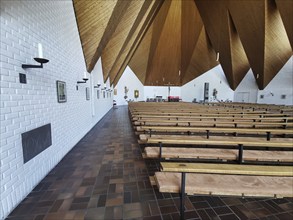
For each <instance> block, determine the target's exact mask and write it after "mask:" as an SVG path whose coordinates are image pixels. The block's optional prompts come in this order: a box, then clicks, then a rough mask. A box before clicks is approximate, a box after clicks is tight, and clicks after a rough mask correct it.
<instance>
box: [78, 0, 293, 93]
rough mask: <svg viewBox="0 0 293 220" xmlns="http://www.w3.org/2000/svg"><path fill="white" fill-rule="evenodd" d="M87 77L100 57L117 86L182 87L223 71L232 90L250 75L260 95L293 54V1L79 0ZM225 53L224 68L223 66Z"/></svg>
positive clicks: (106, 74) (80, 29) (80, 28)
mask: <svg viewBox="0 0 293 220" xmlns="http://www.w3.org/2000/svg"><path fill="white" fill-rule="evenodd" d="M73 3H74V9H75V14H76V20H77V24H78V29H79V33H80V39H81V43H82V48H83V52H84V57H85V61H86V65H87V70H88V72H91V71H92V70H93V68H94V66H95V64H96V62H97V60H98V59H99V58H100V57H101V60H102V68H103V74H104V80H105V81H106V80H107V79H108V78H110V82H111V84H114V85H116V84H117V83H118V81H119V79H120V77H121V75H122V73H123V72H124V70H125V68H126V66H127V65H129V66H130V68H131V69H132V70H133V72H134V73H135V74H136V75H137V77H138V78H139V79H140V81H141V82H142V83H143V84H144V85H177V86H181V85H184V84H185V83H187V82H189V81H191V80H193V79H194V78H196V77H198V76H200V75H201V74H203V73H205V72H206V71H208V70H210V69H212V68H213V67H215V66H216V65H218V64H220V65H221V66H222V68H223V70H224V73H225V75H226V77H227V80H228V82H229V84H230V87H231V88H232V89H236V87H237V86H238V85H239V83H240V82H241V80H242V79H243V77H244V76H245V75H246V73H247V72H248V70H249V69H250V68H251V69H252V71H253V73H254V75H255V78H256V82H257V84H258V86H259V88H260V89H264V87H265V86H266V85H267V84H268V83H269V82H270V81H271V80H272V79H273V78H274V77H275V75H276V74H277V73H278V72H279V70H280V69H281V68H282V67H283V66H284V64H285V63H286V62H287V60H288V59H289V58H290V57H291V56H292V48H293V16H292V14H293V1H292V0H242V1H235V0H218V1H214V0H146V1H145V0H107V1H103V0H73ZM217 53H219V60H218V61H217V60H216V57H217Z"/></svg>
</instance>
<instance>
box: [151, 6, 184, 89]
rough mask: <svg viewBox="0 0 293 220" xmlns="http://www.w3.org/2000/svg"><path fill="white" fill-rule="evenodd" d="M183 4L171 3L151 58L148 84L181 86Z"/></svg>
mask: <svg viewBox="0 0 293 220" xmlns="http://www.w3.org/2000/svg"><path fill="white" fill-rule="evenodd" d="M181 4H182V1H171V5H170V7H169V10H168V14H167V17H166V20H165V22H164V26H163V28H162V30H161V34H160V38H159V42H158V44H157V47H156V50H155V52H154V55H153V57H150V58H149V64H148V69H147V72H148V76H147V78H146V84H149V83H150V82H154V85H164V84H168V83H171V84H175V85H180V77H179V75H178V72H179V68H180V65H181V64H180V63H181V61H180V60H181Z"/></svg>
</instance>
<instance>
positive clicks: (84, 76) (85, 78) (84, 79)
mask: <svg viewBox="0 0 293 220" xmlns="http://www.w3.org/2000/svg"><path fill="white" fill-rule="evenodd" d="M82 80H83V81H77V84H79V83H86V81H88V80H89V79H88V78H87V75H86V72H84V75H83V78H82Z"/></svg>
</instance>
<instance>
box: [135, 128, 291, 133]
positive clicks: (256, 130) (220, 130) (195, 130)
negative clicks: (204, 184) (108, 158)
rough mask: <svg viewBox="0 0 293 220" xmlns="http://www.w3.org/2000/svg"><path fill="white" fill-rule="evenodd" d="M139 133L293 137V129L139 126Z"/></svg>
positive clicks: (137, 129)
mask: <svg viewBox="0 0 293 220" xmlns="http://www.w3.org/2000/svg"><path fill="white" fill-rule="evenodd" d="M136 131H137V132H140V133H142V132H151V133H152V134H154V133H155V132H166V133H168V132H177V133H180V132H181V133H182V132H184V133H188V132H191V133H192V132H193V133H207V132H209V135H212V134H213V133H220V134H255V135H263V134H266V135H267V134H268V133H270V134H271V135H293V129H272V128H217V127H179V126H177V127H171V126H137V127H136Z"/></svg>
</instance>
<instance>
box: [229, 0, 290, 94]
mask: <svg viewBox="0 0 293 220" xmlns="http://www.w3.org/2000/svg"><path fill="white" fill-rule="evenodd" d="M229 11H230V13H231V16H232V20H233V22H234V24H235V26H236V30H237V33H238V34H239V37H240V40H241V42H242V45H243V47H244V50H245V52H246V55H247V58H248V60H249V63H250V66H251V68H252V71H253V73H254V76H255V78H256V82H257V84H258V87H259V89H264V88H265V87H266V85H267V84H268V83H269V82H270V81H271V80H272V79H273V78H274V76H275V75H276V74H277V73H278V72H279V70H280V69H281V68H282V67H283V66H284V65H285V63H286V61H287V60H288V59H289V57H290V56H291V54H292V50H291V47H290V43H289V40H288V37H287V34H286V31H285V29H284V26H283V24H282V20H281V17H280V14H279V12H278V10H277V7H276V5H275V2H274V1H273V0H259V1H229ZM256 33H257V34H256Z"/></svg>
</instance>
